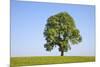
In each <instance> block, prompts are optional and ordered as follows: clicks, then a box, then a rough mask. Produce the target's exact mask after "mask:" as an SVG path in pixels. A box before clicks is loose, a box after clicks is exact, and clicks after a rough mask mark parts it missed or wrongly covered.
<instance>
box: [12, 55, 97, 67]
mask: <svg viewBox="0 0 100 67" xmlns="http://www.w3.org/2000/svg"><path fill="white" fill-rule="evenodd" d="M94 61H95V57H93V56H91V57H90V56H63V57H62V56H37V57H35V56H34V57H11V62H10V64H11V67H16V66H31V65H43V64H61V63H76V62H94Z"/></svg>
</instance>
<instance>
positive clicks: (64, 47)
mask: <svg viewBox="0 0 100 67" xmlns="http://www.w3.org/2000/svg"><path fill="white" fill-rule="evenodd" d="M44 36H45V39H46V44H45V45H44V47H45V48H46V50H47V51H51V50H52V49H53V48H54V47H56V46H58V47H59V48H58V50H59V51H60V52H61V56H63V55H64V52H67V51H68V50H71V45H74V44H78V43H79V42H81V41H82V37H81V35H80V31H79V30H78V29H77V28H76V26H75V22H74V19H73V18H72V17H71V16H70V15H69V14H68V13H67V12H60V13H58V14H56V15H53V16H50V17H49V18H48V20H47V24H46V26H45V30H44Z"/></svg>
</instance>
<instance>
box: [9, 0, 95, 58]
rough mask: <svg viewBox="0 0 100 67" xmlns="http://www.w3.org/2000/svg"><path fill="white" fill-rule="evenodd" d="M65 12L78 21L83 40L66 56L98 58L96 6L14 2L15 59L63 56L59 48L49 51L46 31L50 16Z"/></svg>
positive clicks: (13, 45)
mask: <svg viewBox="0 0 100 67" xmlns="http://www.w3.org/2000/svg"><path fill="white" fill-rule="evenodd" d="M63 11H66V12H68V13H69V14H70V15H71V16H72V17H73V18H74V20H75V24H76V26H77V28H78V29H79V30H80V32H81V35H82V38H83V41H82V42H81V43H79V44H77V45H74V46H73V45H72V46H71V47H72V49H71V50H70V51H68V52H65V56H95V6H93V5H74V4H57V3H56V4H54V3H38V2H20V1H14V0H11V56H59V55H60V52H59V51H58V47H56V48H54V49H53V50H52V51H51V52H47V51H46V50H45V48H44V44H45V42H46V41H45V38H44V36H43V31H44V27H45V24H46V23H47V22H46V21H47V19H48V17H50V16H52V15H55V14H57V13H59V12H63Z"/></svg>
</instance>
